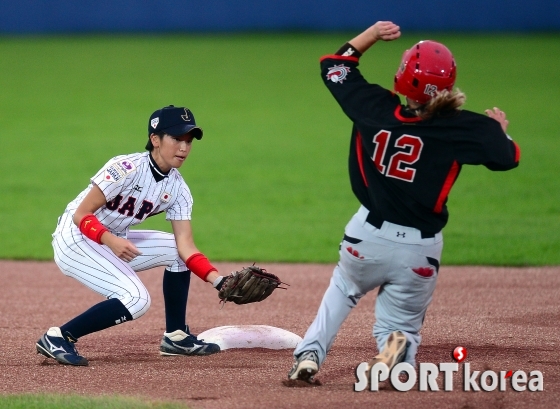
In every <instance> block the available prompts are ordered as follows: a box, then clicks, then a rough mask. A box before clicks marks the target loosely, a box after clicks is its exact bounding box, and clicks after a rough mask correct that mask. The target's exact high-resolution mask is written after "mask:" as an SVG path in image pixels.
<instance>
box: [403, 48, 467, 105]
mask: <svg viewBox="0 0 560 409" xmlns="http://www.w3.org/2000/svg"><path fill="white" fill-rule="evenodd" d="M456 75H457V67H456V66H455V59H454V58H453V54H451V51H449V49H448V48H447V47H446V46H444V45H443V44H441V43H438V42H436V41H430V40H427V41H420V42H419V43H417V44H414V46H412V48H410V50H406V51H405V52H404V54H403V57H402V61H401V65H400V66H399V69H398V70H397V73H396V74H395V91H396V92H398V93H399V94H402V95H404V96H406V97H408V98H410V99H411V100H413V101H416V102H418V103H420V104H425V103H426V102H428V101H429V100H430V99H431V98H432V97H434V96H435V95H436V92H437V91H442V90H444V89H446V90H449V91H451V90H452V89H453V84H455V77H456Z"/></svg>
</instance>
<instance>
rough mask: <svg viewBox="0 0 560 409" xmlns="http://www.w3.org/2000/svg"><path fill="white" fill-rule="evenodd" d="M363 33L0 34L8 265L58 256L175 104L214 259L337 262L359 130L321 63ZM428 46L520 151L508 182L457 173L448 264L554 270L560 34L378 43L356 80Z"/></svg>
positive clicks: (0, 251)
mask: <svg viewBox="0 0 560 409" xmlns="http://www.w3.org/2000/svg"><path fill="white" fill-rule="evenodd" d="M354 34H355V33H333V34H301V33H300V34H284V35H279V34H255V35H249V34H239V35H173V36H171V35H169V36H91V37H90V36H83V37H79V36H78V37H64V36H62V37H20V38H11V37H0V55H2V60H3V64H2V65H1V68H0V87H1V89H2V92H0V112H1V114H0V127H1V129H2V137H1V142H2V145H1V149H0V171H1V172H2V175H3V177H2V178H1V179H0V192H1V197H2V200H1V201H0V235H1V237H2V238H3V239H2V243H3V245H2V246H0V258H10V259H27V258H33V259H51V257H52V250H51V248H50V234H51V233H52V231H53V230H54V228H55V224H56V219H57V217H58V216H59V215H60V213H61V212H62V211H63V209H64V207H65V206H66V204H67V203H68V202H69V201H70V200H72V199H73V198H74V197H75V196H76V195H77V194H78V193H79V192H80V191H81V190H82V189H83V188H85V186H86V185H87V183H88V179H89V177H91V176H92V175H93V174H95V172H96V171H97V170H98V169H99V168H100V167H101V166H102V165H103V164H104V163H105V162H106V161H107V160H108V159H109V158H111V157H112V156H115V155H117V154H122V153H130V152H136V151H142V150H143V147H144V144H145V141H146V139H147V135H146V127H147V121H148V117H149V115H150V114H151V112H153V111H154V110H155V109H157V108H159V107H161V106H164V105H167V104H175V105H187V106H189V107H190V108H191V109H192V110H193V112H194V114H195V116H196V119H197V122H198V123H199V124H200V125H201V126H202V127H203V129H204V133H205V136H204V138H203V139H202V140H201V141H200V142H199V141H196V142H195V145H194V147H193V150H192V152H191V156H190V157H189V159H188V161H187V162H186V164H185V165H183V167H182V168H181V173H182V174H183V177H184V178H185V180H186V181H187V183H188V184H189V186H190V188H191V191H192V193H193V196H194V200H195V207H194V213H193V217H194V218H193V228H194V234H195V240H196V243H197V246H198V247H199V248H200V249H201V250H202V251H204V252H205V253H206V254H207V255H208V256H209V258H210V259H211V260H216V261H217V260H243V261H245V260H249V261H291V262H295V261H298V262H299V261H301V262H329V263H332V262H335V261H336V260H337V258H338V254H337V251H338V242H339V240H340V238H341V236H342V232H343V228H344V225H345V224H346V222H347V220H348V219H349V217H350V216H351V215H352V214H353V213H354V212H355V210H356V209H357V207H358V203H357V200H356V199H355V198H354V196H353V195H352V192H351V190H350V186H349V182H348V175H347V171H346V161H347V152H348V137H349V133H350V121H349V120H348V119H347V118H346V117H345V116H344V115H343V113H342V112H341V110H340V108H339V107H338V106H337V105H336V103H335V101H334V99H333V98H332V97H331V96H330V95H329V93H328V92H327V90H326V89H325V88H324V86H323V85H322V82H321V79H320V77H319V69H318V59H319V57H320V56H321V55H323V54H327V53H331V52H334V51H336V49H337V48H338V47H339V45H341V44H342V43H344V42H345V41H346V40H348V39H349V38H351V37H352V36H353V35H354ZM426 38H432V39H435V40H439V41H443V42H445V43H446V44H447V45H448V46H449V47H450V48H451V49H452V50H453V52H454V54H455V57H456V60H457V64H458V80H457V84H456V85H457V86H458V87H459V88H461V90H463V91H464V92H465V93H466V94H467V104H466V109H470V110H473V111H477V112H482V111H483V110H484V109H485V108H489V107H492V106H499V107H500V108H502V109H503V110H504V111H505V112H506V113H507V114H508V118H509V119H510V128H509V133H510V135H512V137H513V138H514V139H515V140H516V141H517V142H518V143H519V145H520V146H521V149H522V161H521V165H520V167H519V168H518V169H515V170H513V171H510V172H505V173H498V172H490V171H488V170H487V169H485V168H480V167H465V168H464V170H463V172H462V174H461V177H460V178H459V180H458V182H457V183H456V185H455V187H454V188H453V190H452V192H451V195H450V199H449V202H448V205H449V209H450V214H451V216H450V222H449V224H448V226H447V227H446V229H445V230H444V233H445V250H444V255H443V262H444V263H446V264H489V265H558V264H560V251H559V250H560V229H559V228H558V226H560V204H559V203H560V188H559V184H558V182H557V177H556V172H557V171H558V169H559V166H558V165H557V157H558V154H559V152H560V138H559V137H558V135H557V134H558V130H559V129H560V116H559V115H558V114H557V113H556V112H555V111H556V110H557V109H558V107H559V106H560V92H558V90H559V89H560V76H558V75H557V67H558V66H559V65H560V34H558V33H556V34H540V35H535V34H533V35H516V34H511V35H497V34H492V35H488V34H479V35H472V34H441V33H439V34H433V35H430V33H414V34H407V35H405V36H404V37H403V38H401V39H400V40H398V41H397V42H393V43H380V44H377V45H375V46H374V48H373V49H372V50H371V51H369V52H368V53H367V54H366V55H365V56H364V57H363V58H362V66H361V68H362V72H363V73H364V75H365V76H366V78H368V79H369V80H371V81H375V80H377V81H378V82H379V83H380V84H382V85H384V86H386V87H391V84H392V77H393V75H394V72H395V70H396V67H397V65H398V62H399V61H400V57H401V55H402V51H403V50H404V49H405V48H406V47H408V46H410V45H411V44H413V43H414V42H416V41H418V40H420V39H426ZM142 227H145V228H155V229H160V230H166V231H169V228H170V226H169V223H167V222H166V221H165V220H164V217H163V216H158V217H155V218H153V219H152V220H149V221H147V222H146V223H144V224H143V225H142Z"/></svg>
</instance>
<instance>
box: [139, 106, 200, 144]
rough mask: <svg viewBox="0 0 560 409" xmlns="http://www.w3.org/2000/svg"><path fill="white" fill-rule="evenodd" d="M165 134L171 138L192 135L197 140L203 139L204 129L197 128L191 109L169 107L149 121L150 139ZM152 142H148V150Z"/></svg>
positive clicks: (155, 113)
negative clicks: (161, 133) (157, 134)
mask: <svg viewBox="0 0 560 409" xmlns="http://www.w3.org/2000/svg"><path fill="white" fill-rule="evenodd" d="M158 132H165V133H166V134H168V135H171V136H181V135H184V134H186V133H189V132H190V133H191V134H192V135H193V136H194V137H195V138H196V139H200V138H202V128H200V127H198V126H196V122H195V119H194V115H193V113H192V112H191V110H190V109H188V108H185V107H176V106H173V105H169V106H166V107H163V108H161V109H158V110H157V111H155V112H154V113H153V114H152V115H151V116H150V120H149V121H148V137H149V136H150V135H151V134H153V133H158ZM149 146H151V142H150V141H148V145H146V149H149Z"/></svg>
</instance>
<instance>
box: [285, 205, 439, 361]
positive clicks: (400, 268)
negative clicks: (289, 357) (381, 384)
mask: <svg viewBox="0 0 560 409" xmlns="http://www.w3.org/2000/svg"><path fill="white" fill-rule="evenodd" d="M384 234H385V233H384V232H381V231H380V230H378V229H376V228H374V227H373V226H371V225H369V224H367V223H365V221H364V219H363V217H360V216H358V214H356V215H355V216H354V217H353V218H352V219H351V220H350V222H349V223H348V225H347V226H346V229H345V237H344V240H343V241H342V242H341V247H340V251H339V255H340V260H339V263H338V265H337V266H336V268H335V269H334V272H333V277H332V279H331V282H330V285H329V288H328V289H327V291H326V292H325V295H324V297H323V300H322V302H321V305H320V307H319V311H318V313H317V317H316V318H315V320H314V321H313V323H312V324H311V326H310V327H309V329H308V330H307V333H306V334H305V337H304V339H303V341H302V342H301V343H300V344H299V345H298V346H297V348H296V350H295V351H294V356H297V355H298V354H300V353H301V352H303V351H308V350H316V351H317V353H318V357H319V364H322V363H323V361H324V360H325V358H326V353H327V352H328V350H329V349H330V348H331V346H332V344H333V342H334V340H335V338H336V335H337V333H338V331H339V329H340V326H341V325H342V323H343V322H344V320H345V319H346V317H347V316H348V314H349V313H350V311H351V310H352V308H353V307H354V306H355V305H356V304H357V302H358V301H359V299H360V298H361V297H363V296H364V295H365V294H367V293H368V292H369V291H371V290H373V289H375V288H377V287H380V293H379V294H378V297H377V302H376V308H375V315H376V323H375V326H374V336H375V338H376V341H377V345H378V348H379V350H381V349H382V348H383V346H384V345H385V343H386V340H387V337H388V336H389V334H390V333H391V332H393V331H395V330H401V331H403V332H404V333H405V335H406V336H407V340H408V344H409V345H408V349H407V354H406V357H405V361H406V362H408V363H410V364H411V365H415V356H416V351H417V349H418V345H419V344H420V334H419V331H420V329H421V327H422V323H423V319H424V315H425V313H426V309H427V307H428V305H429V304H430V302H431V299H432V294H433V291H434V289H435V283H436V280H437V269H436V268H435V266H434V265H433V264H431V263H430V261H429V259H428V257H429V258H431V259H432V260H434V259H435V260H437V262H438V263H439V260H440V257H441V250H442V247H443V241H442V240H441V236H440V238H439V239H438V240H435V239H431V240H430V239H428V240H416V241H411V242H410V243H412V244H407V243H406V242H404V243H403V242H402V240H401V242H394V241H392V240H388V239H386V238H384V237H383V235H384ZM432 263H433V261H432ZM413 269H416V270H418V269H424V270H419V271H421V272H422V273H423V274H425V275H428V277H424V276H421V275H419V274H418V273H415V272H414V271H413ZM429 270H431V271H432V273H433V274H432V275H429ZM426 272H428V273H426ZM366 358H369V357H364V359H366Z"/></svg>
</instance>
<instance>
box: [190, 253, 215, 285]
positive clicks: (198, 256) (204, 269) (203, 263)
mask: <svg viewBox="0 0 560 409" xmlns="http://www.w3.org/2000/svg"><path fill="white" fill-rule="evenodd" d="M185 264H186V265H187V268H188V269H189V270H191V271H192V272H193V273H194V274H195V275H197V276H198V277H200V278H202V279H203V280H204V281H206V277H208V274H210V272H212V271H218V269H217V268H216V267H214V266H213V265H212V264H210V261H208V259H207V258H206V256H205V255H204V254H202V253H194V254H193V255H192V256H190V257H189V258H188V259H187V260H186V261H185Z"/></svg>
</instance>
